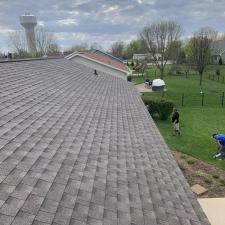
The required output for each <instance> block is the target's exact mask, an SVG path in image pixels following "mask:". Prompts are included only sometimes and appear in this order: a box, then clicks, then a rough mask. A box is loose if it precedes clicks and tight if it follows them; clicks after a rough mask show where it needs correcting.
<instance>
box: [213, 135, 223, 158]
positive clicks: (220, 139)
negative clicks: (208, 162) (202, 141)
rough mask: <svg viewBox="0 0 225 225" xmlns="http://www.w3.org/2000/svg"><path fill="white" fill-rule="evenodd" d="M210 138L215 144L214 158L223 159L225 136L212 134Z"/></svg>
mask: <svg viewBox="0 0 225 225" xmlns="http://www.w3.org/2000/svg"><path fill="white" fill-rule="evenodd" d="M212 138H214V139H215V140H216V142H217V146H218V150H219V151H218V152H217V154H216V155H214V158H219V157H221V158H222V159H225V135H224V134H213V135H212Z"/></svg>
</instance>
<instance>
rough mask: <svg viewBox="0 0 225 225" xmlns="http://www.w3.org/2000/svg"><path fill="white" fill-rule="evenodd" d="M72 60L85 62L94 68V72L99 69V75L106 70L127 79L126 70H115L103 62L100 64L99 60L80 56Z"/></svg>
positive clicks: (84, 63)
mask: <svg viewBox="0 0 225 225" xmlns="http://www.w3.org/2000/svg"><path fill="white" fill-rule="evenodd" d="M71 60H73V61H75V62H78V63H80V64H83V65H85V66H87V67H90V68H93V73H94V70H97V72H98V74H99V75H101V72H104V73H108V74H111V75H114V76H117V77H120V78H122V79H125V80H126V79H127V74H126V73H125V72H124V73H123V72H120V71H118V70H115V69H113V68H109V67H107V66H104V65H102V64H99V63H97V62H94V61H91V60H89V59H85V58H83V57H80V56H75V57H74V58H72V59H71Z"/></svg>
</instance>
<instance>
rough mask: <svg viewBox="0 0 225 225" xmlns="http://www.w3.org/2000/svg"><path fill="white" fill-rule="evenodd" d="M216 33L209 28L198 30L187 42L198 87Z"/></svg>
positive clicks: (208, 59) (208, 60)
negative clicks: (197, 79)
mask: <svg viewBox="0 0 225 225" xmlns="http://www.w3.org/2000/svg"><path fill="white" fill-rule="evenodd" d="M216 36H217V32H216V31H214V30H213V29H212V28H210V27H203V28H200V29H199V30H198V31H197V32H195V33H194V36H193V37H192V38H191V40H190V42H189V48H190V50H189V52H190V57H191V59H192V62H193V64H194V66H195V68H196V70H197V71H198V73H199V76H200V82H199V83H200V85H202V78H203V72H204V70H205V67H206V66H207V64H208V63H209V62H210V57H211V44H212V42H213V40H215V39H216Z"/></svg>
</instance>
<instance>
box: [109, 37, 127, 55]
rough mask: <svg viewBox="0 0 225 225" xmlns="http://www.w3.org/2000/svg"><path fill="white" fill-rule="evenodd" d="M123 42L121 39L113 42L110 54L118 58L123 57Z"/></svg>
mask: <svg viewBox="0 0 225 225" xmlns="http://www.w3.org/2000/svg"><path fill="white" fill-rule="evenodd" d="M124 49H125V44H124V42H122V41H117V42H114V43H113V44H112V46H111V54H112V55H113V56H115V57H117V58H119V59H123V56H124Z"/></svg>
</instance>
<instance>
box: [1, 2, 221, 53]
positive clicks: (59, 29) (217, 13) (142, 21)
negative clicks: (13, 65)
mask: <svg viewBox="0 0 225 225" xmlns="http://www.w3.org/2000/svg"><path fill="white" fill-rule="evenodd" d="M24 13H31V14H33V15H35V16H36V17H37V19H38V23H39V25H41V26H44V27H45V29H47V30H49V31H51V32H54V33H55V36H56V37H57V41H58V43H59V44H60V46H61V48H62V49H65V48H68V47H70V46H72V45H75V44H80V43H84V42H86V43H88V44H93V43H95V42H97V43H98V44H100V45H101V46H102V47H103V48H104V49H105V50H108V49H109V48H110V46H111V45H112V43H113V42H115V41H124V42H129V41H130V40H132V39H135V38H136V37H138V34H139V32H140V31H141V30H142V28H143V27H144V26H146V25H148V24H151V23H152V22H156V21H161V20H174V21H176V22H178V23H179V24H180V25H181V26H182V27H183V30H184V32H183V37H188V36H191V35H192V34H193V32H194V31H196V30H198V29H199V28H200V27H205V26H210V27H213V28H214V29H215V30H216V31H218V32H220V33H224V32H225V0H0V51H4V52H7V51H10V48H9V40H8V39H9V33H10V32H13V31H14V30H19V29H22V27H21V25H20V23H19V16H20V15H22V14H24Z"/></svg>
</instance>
